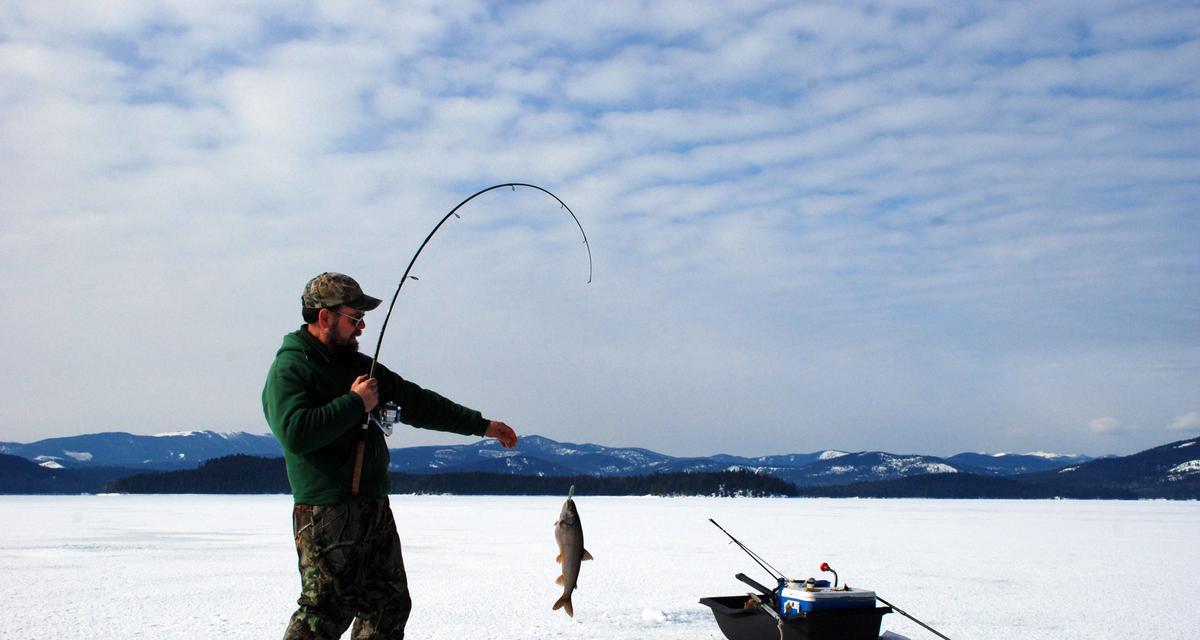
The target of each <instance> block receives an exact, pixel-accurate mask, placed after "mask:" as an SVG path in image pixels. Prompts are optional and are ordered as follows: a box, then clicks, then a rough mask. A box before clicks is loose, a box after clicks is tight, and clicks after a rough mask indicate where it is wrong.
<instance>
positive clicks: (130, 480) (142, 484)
mask: <svg viewBox="0 0 1200 640" xmlns="http://www.w3.org/2000/svg"><path fill="white" fill-rule="evenodd" d="M105 491H108V492H110V493H236V494H241V493H291V492H292V490H291V486H290V485H289V484H288V479H287V469H286V468H285V467H284V464H283V458H260V457H258V456H247V455H241V454H238V455H233V456H225V457H224V458H214V459H212V460H208V461H206V462H205V463H204V464H203V465H201V466H200V467H199V468H197V469H184V470H180V471H158V472H153V473H139V474H136V475H132V476H126V477H124V478H117V479H116V480H113V481H112V482H110V483H108V486H107V487H106V488H105Z"/></svg>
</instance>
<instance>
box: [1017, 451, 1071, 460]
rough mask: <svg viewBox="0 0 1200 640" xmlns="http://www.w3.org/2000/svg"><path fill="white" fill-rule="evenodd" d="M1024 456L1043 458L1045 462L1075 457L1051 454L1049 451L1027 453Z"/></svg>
mask: <svg viewBox="0 0 1200 640" xmlns="http://www.w3.org/2000/svg"><path fill="white" fill-rule="evenodd" d="M1025 455H1027V456H1037V457H1038V458H1045V459H1047V460H1058V459H1059V458H1074V457H1076V455H1075V454H1073V453H1051V452H1049V451H1030V452H1029V453H1027V454H1025Z"/></svg>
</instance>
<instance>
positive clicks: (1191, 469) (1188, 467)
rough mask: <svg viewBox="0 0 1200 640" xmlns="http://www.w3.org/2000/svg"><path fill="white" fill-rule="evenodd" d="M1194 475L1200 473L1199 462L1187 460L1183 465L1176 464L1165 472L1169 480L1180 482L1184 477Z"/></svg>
mask: <svg viewBox="0 0 1200 640" xmlns="http://www.w3.org/2000/svg"><path fill="white" fill-rule="evenodd" d="M1194 473H1200V460H1188V461H1187V462H1184V463H1183V464H1177V465H1175V466H1174V467H1171V468H1170V470H1168V471H1167V477H1168V478H1169V479H1171V480H1182V479H1183V478H1184V477H1185V476H1190V475H1192V474H1194Z"/></svg>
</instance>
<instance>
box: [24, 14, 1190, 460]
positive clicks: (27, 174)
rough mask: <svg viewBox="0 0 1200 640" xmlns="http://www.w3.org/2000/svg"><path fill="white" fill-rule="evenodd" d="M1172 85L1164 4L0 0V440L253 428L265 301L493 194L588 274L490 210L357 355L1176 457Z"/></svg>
mask: <svg viewBox="0 0 1200 640" xmlns="http://www.w3.org/2000/svg"><path fill="white" fill-rule="evenodd" d="M735 5H736V6H735ZM1197 69H1200V4H1197V3H1195V2H1148V3H1139V2H1106V1H1096V0H1088V1H1086V2H1068V1H1062V0H1054V1H1049V2H1013V3H978V2H960V3H943V2H923V1H911V2H910V1H903V0H901V1H896V2H886V3H873V2H853V1H846V2H829V3H825V2H804V3H792V2H755V1H749V2H739V3H717V2H712V3H695V2H668V1H664V2H610V3H592V2H571V1H563V2H513V3H482V2H412V3H403V4H399V3H396V4H393V3H376V2H349V1H342V0H338V1H336V2H334V1H330V2H292V3H277V2H262V3H230V2H215V1H213V2H206V1H198V0H187V1H186V2H183V1H180V2H155V3H150V2H121V1H113V2H105V3H94V2H55V3H31V2H18V1H11V0H5V1H3V2H0V175H2V176H3V178H2V179H0V212H2V213H0V269H2V270H3V272H4V273H5V274H6V275H7V277H5V278H3V279H0V296H2V298H3V300H4V309H5V311H6V316H7V321H6V323H5V324H6V326H7V327H8V330H7V331H8V338H7V340H6V345H5V348H4V350H3V355H2V356H0V357H2V358H3V364H4V370H5V374H4V384H3V385H0V441H16V442H29V441H33V440H38V439H41V438H46V437H53V436H63V435H74V434H80V433H91V432H97V431H128V432H132V433H145V434H150V433H158V432H164V431H179V430H185V429H214V430H218V431H249V432H252V433H264V432H266V431H267V426H266V423H265V420H264V419H263V417H262V409H261V400H260V393H261V389H262V384H263V380H264V377H265V373H266V371H267V368H268V367H269V366H270V362H271V360H272V358H273V355H274V352H275V350H276V349H277V348H278V346H279V344H280V340H281V338H282V336H283V335H284V334H285V333H287V332H289V331H293V330H295V329H297V328H298V327H299V326H300V324H301V319H300V313H299V311H300V305H299V297H300V293H301V291H302V289H303V287H304V284H305V282H307V281H308V279H309V278H311V277H313V276H314V275H316V274H318V273H321V272H323V271H338V272H343V273H347V274H350V275H352V276H354V277H355V278H357V279H358V281H359V282H360V283H361V284H362V285H363V287H364V289H365V290H366V291H367V292H368V293H370V294H373V295H375V296H376V297H379V298H384V299H390V298H391V296H392V294H393V293H394V292H395V291H396V287H397V284H398V281H399V279H400V274H401V273H402V272H403V270H404V267H405V265H406V264H407V263H408V261H409V260H410V259H411V257H412V255H413V253H414V252H415V251H416V249H417V247H418V246H419V244H420V242H421V240H423V239H424V238H425V236H426V234H427V233H428V232H429V231H430V230H431V229H432V228H433V226H434V225H435V224H436V223H437V221H438V220H439V219H440V218H441V217H442V216H443V215H444V214H445V213H446V212H448V211H449V210H450V209H451V208H452V207H453V206H454V205H456V204H457V203H458V202H460V201H461V200H463V199H464V198H466V197H467V196H469V195H471V194H472V193H474V192H475V191H477V190H479V189H482V188H485V187H487V186H490V185H494V184H498V183H505V182H527V183H533V184H537V185H540V186H542V187H544V188H546V189H548V190H550V191H552V192H553V193H554V194H556V195H557V196H559V197H560V198H561V199H562V200H563V201H564V202H566V203H567V204H568V205H569V206H570V207H571V209H572V210H573V211H574V212H575V213H576V215H577V216H578V217H579V220H580V222H581V223H582V225H583V228H584V230H585V231H586V233H587V237H588V240H589V246H590V248H591V254H592V260H593V264H592V274H591V275H592V278H591V282H590V283H589V282H588V276H589V265H588V257H587V251H586V249H587V247H585V246H584V245H583V243H582V241H581V238H580V233H579V229H578V228H577V227H576V226H575V225H574V222H573V221H572V220H571V219H570V217H569V216H568V215H567V214H566V212H565V211H563V210H562V209H561V208H559V206H558V203H557V202H555V201H554V200H553V199H551V198H550V197H549V196H546V195H545V194H542V193H540V192H538V191H535V190H530V189H520V190H508V189H505V190H496V191H492V192H489V193H488V194H486V195H484V196H481V197H480V198H477V199H475V200H473V201H472V202H471V203H470V204H468V205H467V206H465V207H464V208H463V209H462V210H461V211H460V212H459V213H460V214H461V217H460V218H457V219H452V220H451V221H450V222H448V223H447V225H446V226H445V227H444V228H443V229H442V230H441V231H439V233H438V234H437V235H436V236H435V238H434V239H433V241H432V242H431V243H430V246H429V248H427V249H426V250H425V252H424V253H422V254H421V257H420V260H419V261H418V263H417V264H416V266H415V268H414V271H413V274H414V275H416V276H417V277H418V278H419V280H410V281H408V283H407V284H406V285H405V286H404V288H403V290H402V292H401V294H400V295H399V297H398V299H397V302H396V306H395V310H394V312H393V315H392V317H391V319H390V322H389V325H388V330H387V332H386V334H385V337H386V339H385V340H384V342H383V344H382V347H381V355H380V360H381V361H382V362H383V363H384V364H386V365H388V366H389V367H391V368H392V369H394V370H396V371H397V372H399V373H401V374H402V375H404V376H405V377H407V378H409V379H411V380H413V381H414V382H416V383H418V384H420V385H422V386H424V387H427V388H430V389H434V390H436V391H438V392H439V393H442V394H443V395H446V396H447V397H450V398H452V399H454V400H456V401H458V402H460V403H462V404H464V405H467V406H470V407H473V408H476V409H479V410H480V411H482V412H483V414H484V415H485V416H487V417H490V418H495V419H500V420H504V421H506V422H508V423H509V424H511V425H512V426H513V427H514V428H515V429H516V430H517V431H518V433H521V434H535V433H536V434H540V435H544V436H547V437H551V438H554V439H557V440H563V441H569V442H594V443H599V444H605V445H609V446H637V447H646V448H650V449H654V450H657V451H661V452H664V453H670V454H673V455H709V454H714V453H732V454H741V455H766V454H775V453H789V452H801V451H816V450H821V449H831V448H832V449H842V450H850V451H857V450H885V451H891V452H896V453H927V454H933V455H950V454H953V453H957V452H961V451H987V452H999V451H1013V452H1026V451H1035V450H1042V451H1059V452H1070V453H1084V454H1089V455H1102V454H1109V453H1114V454H1127V453H1132V452H1135V451H1139V450H1142V449H1145V448H1149V447H1152V446H1156V445H1158V444H1162V443H1165V442H1170V441H1173V440H1179V439H1183V438H1187V437H1192V436H1195V435H1196V434H1197V433H1200V211H1198V205H1197V204H1196V203H1197V202H1200V74H1197V73H1196V70H1197ZM384 313H385V311H384V310H383V309H382V308H381V309H380V310H377V311H375V312H372V313H371V314H370V315H368V318H367V328H366V329H365V333H364V335H363V337H362V339H361V342H362V344H363V345H364V350H365V351H367V352H368V353H371V352H373V351H374V347H375V345H376V342H377V340H378V339H379V328H380V326H381V325H382V320H383V315H384ZM444 442H445V443H449V442H462V438H461V437H459V436H451V435H447V434H441V433H436V432H428V431H423V430H403V431H400V432H398V434H397V436H393V438H392V440H391V442H390V446H393V447H399V446H410V445H419V444H433V443H444Z"/></svg>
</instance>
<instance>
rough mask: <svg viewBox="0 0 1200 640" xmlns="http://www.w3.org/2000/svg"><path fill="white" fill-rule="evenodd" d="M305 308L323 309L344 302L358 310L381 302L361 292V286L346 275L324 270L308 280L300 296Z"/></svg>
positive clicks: (367, 309)
mask: <svg viewBox="0 0 1200 640" xmlns="http://www.w3.org/2000/svg"><path fill="white" fill-rule="evenodd" d="M300 300H301V302H302V303H303V304H304V306H305V308H308V309H324V308H326V307H336V306H338V305H341V304H344V305H346V306H347V307H352V308H354V309H358V310H359V311H370V310H371V309H374V308H375V307H378V306H379V303H380V302H382V300H380V299H379V298H372V297H371V296H369V295H367V294H365V293H363V290H362V287H360V286H358V283H357V282H355V281H354V278H351V277H350V276H348V275H345V274H341V273H333V272H332V271H326V272H325V273H322V274H321V275H319V276H317V277H315V278H313V279H312V280H309V281H308V284H307V285H305V286H304V295H303V296H301V297H300Z"/></svg>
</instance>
